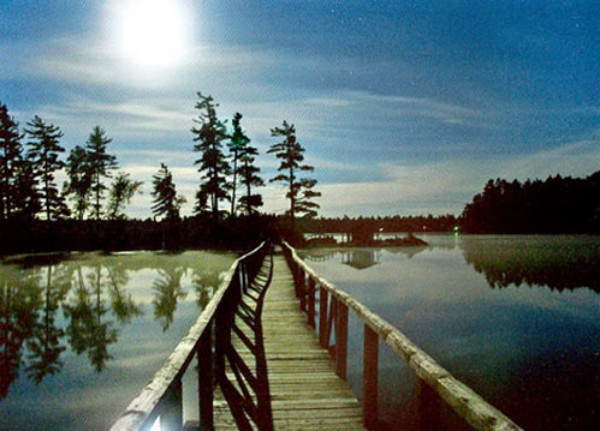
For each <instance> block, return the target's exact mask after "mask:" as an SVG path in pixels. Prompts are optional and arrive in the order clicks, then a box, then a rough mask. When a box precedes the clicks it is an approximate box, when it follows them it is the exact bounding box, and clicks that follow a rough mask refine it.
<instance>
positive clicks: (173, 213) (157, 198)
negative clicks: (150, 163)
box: [152, 163, 185, 220]
mask: <svg viewBox="0 0 600 431" xmlns="http://www.w3.org/2000/svg"><path fill="white" fill-rule="evenodd" d="M152 187H153V189H152V197H153V200H152V214H154V215H155V216H156V217H161V216H164V217H165V218H166V219H167V220H173V219H178V218H179V210H180V209H181V206H182V205H183V204H184V203H185V197H184V196H181V195H178V194H177V190H176V188H175V183H174V182H173V175H172V174H171V171H169V168H167V165H165V164H164V163H161V164H160V169H159V170H158V172H157V173H156V174H155V175H153V176H152Z"/></svg>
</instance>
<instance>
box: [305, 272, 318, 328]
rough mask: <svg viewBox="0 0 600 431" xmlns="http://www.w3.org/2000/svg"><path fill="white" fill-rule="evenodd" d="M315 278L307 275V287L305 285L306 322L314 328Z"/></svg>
mask: <svg viewBox="0 0 600 431" xmlns="http://www.w3.org/2000/svg"><path fill="white" fill-rule="evenodd" d="M315 290H316V288H315V279H314V278H312V277H308V287H307V295H306V300H307V311H306V314H307V318H308V324H309V325H310V326H311V327H312V328H313V329H314V328H315Z"/></svg>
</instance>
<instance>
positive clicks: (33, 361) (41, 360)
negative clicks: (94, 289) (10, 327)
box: [26, 265, 71, 384]
mask: <svg viewBox="0 0 600 431" xmlns="http://www.w3.org/2000/svg"><path fill="white" fill-rule="evenodd" d="M57 270H58V274H55V275H56V277H55V278H56V279H55V280H53V271H57ZM64 273H65V271H64V267H63V268H60V267H58V268H57V267H56V266H54V265H48V267H47V268H46V287H45V289H44V290H45V294H43V295H44V303H43V306H42V308H43V309H42V315H41V317H40V318H39V320H38V321H37V322H36V324H35V326H34V328H33V334H32V337H31V338H30V339H29V340H28V342H27V349H28V351H29V355H28V362H29V365H28V366H27V368H26V372H27V375H28V376H29V378H31V379H32V380H33V381H34V382H35V383H36V384H39V383H40V382H41V381H42V380H43V379H44V377H46V376H47V375H52V374H55V373H57V372H58V371H60V369H61V368H62V366H63V363H62V361H61V360H60V355H61V354H62V352H63V351H64V350H65V349H66V346H64V345H62V344H61V340H62V338H64V336H65V331H64V329H63V328H58V327H57V326H56V323H55V322H56V312H57V311H58V308H59V306H60V303H61V302H62V301H63V299H64V297H65V295H66V294H67V292H68V291H69V289H70V287H71V286H70V283H69V280H68V279H65V274H64Z"/></svg>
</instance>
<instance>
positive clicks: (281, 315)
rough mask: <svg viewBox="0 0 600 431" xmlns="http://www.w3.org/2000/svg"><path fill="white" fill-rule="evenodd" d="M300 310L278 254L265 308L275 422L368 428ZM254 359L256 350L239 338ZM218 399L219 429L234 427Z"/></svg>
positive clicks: (311, 426) (307, 426)
mask: <svg viewBox="0 0 600 431" xmlns="http://www.w3.org/2000/svg"><path fill="white" fill-rule="evenodd" d="M306 320H307V319H306V315H305V314H304V313H302V312H301V311H300V306H299V301H298V299H297V298H296V296H295V293H294V286H293V278H292V274H291V271H290V269H289V267H288V265H287V263H286V261H285V259H284V257H283V256H282V255H281V254H279V253H278V254H276V255H275V256H274V267H273V279H272V282H271V286H270V287H269V288H268V290H267V293H266V297H265V302H264V308H263V312H262V325H263V328H262V329H263V337H264V347H265V355H266V360H267V369H268V380H269V390H270V395H271V408H272V412H273V423H274V428H275V429H276V430H279V429H297V430H300V429H310V430H319V429H322V430H325V429H344V430H363V429H364V427H363V425H362V409H361V406H360V404H359V403H358V401H357V399H356V397H355V395H354V394H353V392H352V390H351V389H350V387H349V386H348V384H347V383H346V382H345V381H344V380H342V379H340V378H339V377H338V376H337V375H336V374H335V369H334V365H333V362H332V360H331V358H330V356H329V353H328V352H327V351H326V350H325V349H323V348H322V347H321V346H320V345H319V343H318V340H317V337H316V335H315V333H314V331H313V329H312V328H311V327H310V326H309V325H308V324H307V322H306ZM234 344H235V345H236V348H239V351H240V353H241V355H242V357H245V358H247V359H249V360H248V363H251V355H252V354H251V353H250V352H249V351H246V352H244V346H243V345H241V343H239V342H234ZM218 398H220V397H217V399H216V400H215V428H216V429H217V430H219V429H235V428H236V427H235V422H234V421H233V419H232V417H231V414H230V413H229V411H228V409H227V408H226V406H225V401H223V400H222V398H221V399H220V400H219V399H218Z"/></svg>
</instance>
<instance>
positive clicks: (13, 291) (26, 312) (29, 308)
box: [0, 266, 41, 399]
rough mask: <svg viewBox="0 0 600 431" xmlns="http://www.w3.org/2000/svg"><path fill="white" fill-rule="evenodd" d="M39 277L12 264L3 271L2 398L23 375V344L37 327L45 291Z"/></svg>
mask: <svg viewBox="0 0 600 431" xmlns="http://www.w3.org/2000/svg"><path fill="white" fill-rule="evenodd" d="M37 277H38V275H37V274H30V275H27V274H25V275H24V274H23V271H21V270H18V269H17V268H15V267H12V266H11V267H9V268H7V270H6V271H2V272H0V348H1V351H0V399H3V398H5V397H6V395H8V389H9V387H10V385H11V384H12V383H13V382H14V381H15V380H16V379H17V377H18V376H19V367H20V365H21V356H22V354H23V346H24V345H25V342H26V341H27V339H29V338H30V337H31V335H32V333H33V328H34V327H35V322H36V317H37V310H38V308H39V307H40V293H41V292H40V288H39V285H38V283H37Z"/></svg>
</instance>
